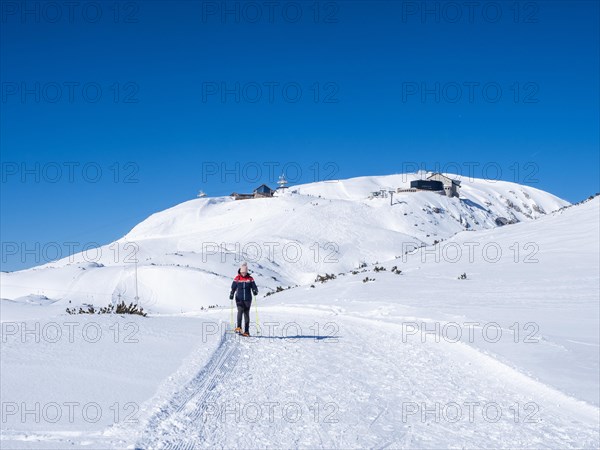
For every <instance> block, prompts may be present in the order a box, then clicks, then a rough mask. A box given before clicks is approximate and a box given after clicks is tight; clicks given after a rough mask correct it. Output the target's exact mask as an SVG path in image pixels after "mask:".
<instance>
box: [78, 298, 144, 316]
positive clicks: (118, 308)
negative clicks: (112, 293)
mask: <svg viewBox="0 0 600 450" xmlns="http://www.w3.org/2000/svg"><path fill="white" fill-rule="evenodd" d="M67 314H135V315H138V316H143V317H146V316H147V315H148V313H145V312H144V308H141V307H139V306H138V305H134V304H133V303H130V304H129V305H127V304H126V303H125V302H124V301H122V302H121V303H117V304H116V305H114V304H110V305H108V306H104V307H102V308H100V309H95V308H94V305H87V309H83V307H80V308H79V310H77V309H76V308H67Z"/></svg>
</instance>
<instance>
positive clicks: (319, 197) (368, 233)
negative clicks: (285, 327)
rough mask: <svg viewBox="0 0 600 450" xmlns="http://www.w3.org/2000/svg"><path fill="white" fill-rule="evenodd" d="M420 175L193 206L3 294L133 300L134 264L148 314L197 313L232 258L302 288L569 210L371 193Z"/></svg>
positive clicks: (529, 191)
mask: <svg viewBox="0 0 600 450" xmlns="http://www.w3.org/2000/svg"><path fill="white" fill-rule="evenodd" d="M448 176H449V177H452V178H454V176H453V175H451V174H448ZM422 177H423V175H416V174H398V175H389V176H379V177H375V176H371V177H360V178H353V179H348V180H338V181H321V182H315V183H309V184H305V185H298V186H294V187H291V188H289V189H288V190H287V191H285V192H278V193H277V194H276V196H275V197H273V198H259V199H250V200H242V201H235V200H233V199H232V198H231V197H215V198H200V199H195V200H190V201H187V202H184V203H181V204H179V205H176V206H174V207H172V208H169V209H167V210H164V211H161V212H158V213H155V214H153V215H151V216H150V217H148V218H147V219H146V220H144V221H142V222H141V223H140V224H138V225H137V226H135V227H134V228H133V229H132V230H131V231H130V232H129V233H127V234H126V235H125V236H124V237H123V238H121V239H119V240H117V241H115V242H114V243H111V244H108V245H105V246H102V247H100V249H99V251H89V252H86V253H83V252H82V253H79V254H76V255H71V256H69V257H67V258H63V259H62V260H59V261H55V262H51V263H48V264H45V265H42V266H39V267H36V268H33V269H29V270H25V271H21V272H16V273H9V274H2V278H1V280H2V287H3V289H2V296H3V298H8V299H16V298H19V297H26V296H28V295H31V294H34V295H43V296H46V297H48V298H49V299H51V300H54V301H59V302H61V303H68V302H69V301H70V302H71V304H81V303H94V304H96V305H105V304H107V303H109V302H115V301H116V300H117V298H128V299H131V298H132V297H133V292H134V282H135V270H134V266H135V264H134V261H135V258H136V257H137V259H138V261H139V264H138V271H137V272H138V273H137V277H138V289H139V296H140V298H141V299H142V301H143V302H144V304H145V305H146V308H147V309H150V310H151V311H152V310H155V311H163V312H167V311H181V310H196V309H198V308H199V307H201V306H204V307H207V306H209V305H213V304H218V303H219V301H218V299H221V298H223V297H224V294H223V293H224V292H226V291H227V285H228V283H229V281H228V280H229V279H230V277H231V275H232V274H233V273H235V271H236V267H237V265H238V264H239V261H240V260H247V261H249V262H250V264H251V267H252V270H253V271H254V272H255V277H256V278H257V281H258V282H259V284H260V285H261V286H262V290H263V293H265V292H268V291H272V290H275V289H276V288H277V287H278V286H282V287H284V288H285V287H287V286H293V285H297V284H306V283H310V282H312V281H313V280H314V278H315V276H316V275H317V274H319V273H321V274H322V273H339V272H347V271H349V270H351V269H353V268H356V267H358V266H359V265H361V264H365V263H367V264H372V263H375V262H378V261H387V260H392V259H394V258H396V257H398V256H400V255H402V254H403V253H405V252H406V249H407V244H408V243H410V245H412V246H422V245H431V244H434V243H435V242H439V241H442V240H445V239H448V238H450V237H451V236H453V235H455V234H456V233H460V232H462V231H466V230H470V231H473V230H483V229H491V228H496V227H498V219H499V218H504V219H507V220H508V221H512V222H522V221H530V220H533V219H537V218H539V217H542V216H544V215H545V214H546V213H547V212H551V211H554V210H557V209H559V208H561V207H564V206H567V205H568V204H569V203H568V202H566V201H564V200H561V199H559V198H558V197H556V196H554V195H552V194H549V193H546V192H543V191H541V190H538V189H536V188H532V187H527V186H521V185H518V184H515V183H510V182H504V181H495V182H490V181H486V180H479V179H471V180H462V185H461V188H460V191H459V192H460V197H459V198H451V197H446V196H444V195H440V194H438V193H434V192H426V191H421V192H402V193H395V194H394V195H393V197H392V198H390V197H388V198H377V197H375V198H372V196H371V193H372V192H375V191H380V190H391V189H393V188H407V187H409V186H410V182H411V181H413V180H417V179H420V178H422ZM174 285H177V286H181V287H184V286H185V288H186V289H187V292H189V293H190V298H193V300H190V299H181V298H179V297H175V296H174V294H173V291H172V289H170V286H174ZM118 296H121V297H118Z"/></svg>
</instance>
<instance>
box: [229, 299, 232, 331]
mask: <svg viewBox="0 0 600 450" xmlns="http://www.w3.org/2000/svg"><path fill="white" fill-rule="evenodd" d="M230 310H231V321H230V324H231V329H230V330H229V332H232V331H233V299H231V308H230Z"/></svg>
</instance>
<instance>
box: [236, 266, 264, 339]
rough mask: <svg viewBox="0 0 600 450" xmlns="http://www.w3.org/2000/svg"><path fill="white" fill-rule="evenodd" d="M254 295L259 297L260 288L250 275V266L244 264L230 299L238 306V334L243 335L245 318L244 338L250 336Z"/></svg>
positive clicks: (239, 270)
mask: <svg viewBox="0 0 600 450" xmlns="http://www.w3.org/2000/svg"><path fill="white" fill-rule="evenodd" d="M252 294H254V295H258V288H257V287H256V283H255V282H254V278H252V277H251V276H250V274H249V273H248V264H247V263H242V265H241V266H240V268H239V269H238V274H237V275H236V277H235V278H234V279H233V283H231V292H230V293H229V299H230V300H233V297H234V296H235V303H236V305H237V328H236V329H235V330H234V331H235V332H236V333H242V315H243V316H244V332H243V333H242V336H250V306H251V305H252Z"/></svg>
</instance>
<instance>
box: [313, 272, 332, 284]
mask: <svg viewBox="0 0 600 450" xmlns="http://www.w3.org/2000/svg"><path fill="white" fill-rule="evenodd" d="M335 279H336V276H335V274H334V273H331V274H329V273H326V274H325V275H317V278H315V283H325V282H327V281H329V280H335Z"/></svg>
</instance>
